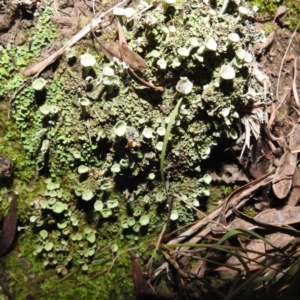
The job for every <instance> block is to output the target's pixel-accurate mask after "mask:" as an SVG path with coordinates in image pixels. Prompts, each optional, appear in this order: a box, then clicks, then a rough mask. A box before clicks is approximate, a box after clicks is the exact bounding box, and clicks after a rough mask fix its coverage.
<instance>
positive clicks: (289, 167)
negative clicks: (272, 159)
mask: <svg viewBox="0 0 300 300" xmlns="http://www.w3.org/2000/svg"><path fill="white" fill-rule="evenodd" d="M296 163H297V154H295V153H291V152H286V153H284V154H283V155H282V157H281V159H280V162H279V166H278V168H277V170H276V173H275V175H274V178H273V181H272V183H273V185H272V188H273V192H274V194H275V195H276V197H277V198H279V199H283V198H285V197H286V196H287V194H288V193H289V191H290V188H291V185H292V176H293V175H294V172H295V168H296Z"/></svg>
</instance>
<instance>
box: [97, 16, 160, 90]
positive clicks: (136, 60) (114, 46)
mask: <svg viewBox="0 0 300 300" xmlns="http://www.w3.org/2000/svg"><path fill="white" fill-rule="evenodd" d="M92 23H93V21H91V31H92V34H93V36H94V38H95V40H96V41H97V43H98V44H99V45H100V47H101V48H102V49H103V52H104V54H105V55H106V57H107V58H108V59H109V60H112V59H113V58H114V57H116V58H118V59H120V60H121V61H124V62H125V63H126V64H127V65H128V66H129V68H128V69H127V72H128V73H129V75H130V76H131V77H132V78H133V79H134V80H135V81H136V82H138V83H139V84H142V85H144V86H147V87H150V88H152V89H155V90H157V91H160V92H163V90H164V89H163V87H161V86H154V85H153V84H151V83H150V82H147V81H145V80H144V79H142V78H140V77H139V76H138V75H137V74H136V73H135V72H134V71H137V70H141V69H146V68H148V65H147V63H146V62H145V61H144V59H143V58H141V57H140V56H139V55H138V54H137V53H135V52H134V51H132V50H131V49H130V48H129V47H128V44H127V41H126V39H125V35H124V32H123V29H122V26H121V24H120V21H118V36H119V42H100V41H99V40H98V38H97V37H96V35H95V32H94V28H93V24H92Z"/></svg>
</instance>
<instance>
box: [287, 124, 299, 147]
mask: <svg viewBox="0 0 300 300" xmlns="http://www.w3.org/2000/svg"><path fill="white" fill-rule="evenodd" d="M289 147H290V150H291V153H298V152H300V124H295V125H294V126H293V129H292V132H291V133H290V143H289Z"/></svg>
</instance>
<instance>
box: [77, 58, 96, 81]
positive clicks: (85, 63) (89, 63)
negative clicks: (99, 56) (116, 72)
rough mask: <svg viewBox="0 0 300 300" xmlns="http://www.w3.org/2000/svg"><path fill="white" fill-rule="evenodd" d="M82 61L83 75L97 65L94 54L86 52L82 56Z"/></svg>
mask: <svg viewBox="0 0 300 300" xmlns="http://www.w3.org/2000/svg"><path fill="white" fill-rule="evenodd" d="M80 63H81V65H82V75H83V77H86V76H87V75H88V73H89V72H90V70H91V69H92V68H93V67H94V66H95V64H96V58H95V57H94V56H93V55H92V54H89V53H85V54H82V55H81V56H80Z"/></svg>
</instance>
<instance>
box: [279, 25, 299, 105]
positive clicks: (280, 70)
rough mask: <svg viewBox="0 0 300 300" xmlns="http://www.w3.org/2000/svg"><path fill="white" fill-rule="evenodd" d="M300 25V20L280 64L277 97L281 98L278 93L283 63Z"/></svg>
mask: <svg viewBox="0 0 300 300" xmlns="http://www.w3.org/2000/svg"><path fill="white" fill-rule="evenodd" d="M299 26H300V22H299V23H298V25H297V27H296V29H295V30H294V32H293V35H292V37H291V40H290V42H289V44H288V46H287V48H286V50H285V53H284V56H283V58H282V60H281V65H280V69H279V73H278V80H277V87H276V97H277V99H278V98H279V96H278V94H279V85H280V78H281V72H282V68H283V63H284V60H285V57H286V55H287V53H288V51H289V49H290V47H291V44H292V41H293V39H294V37H295V35H296V32H297V30H298V28H299Z"/></svg>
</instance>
